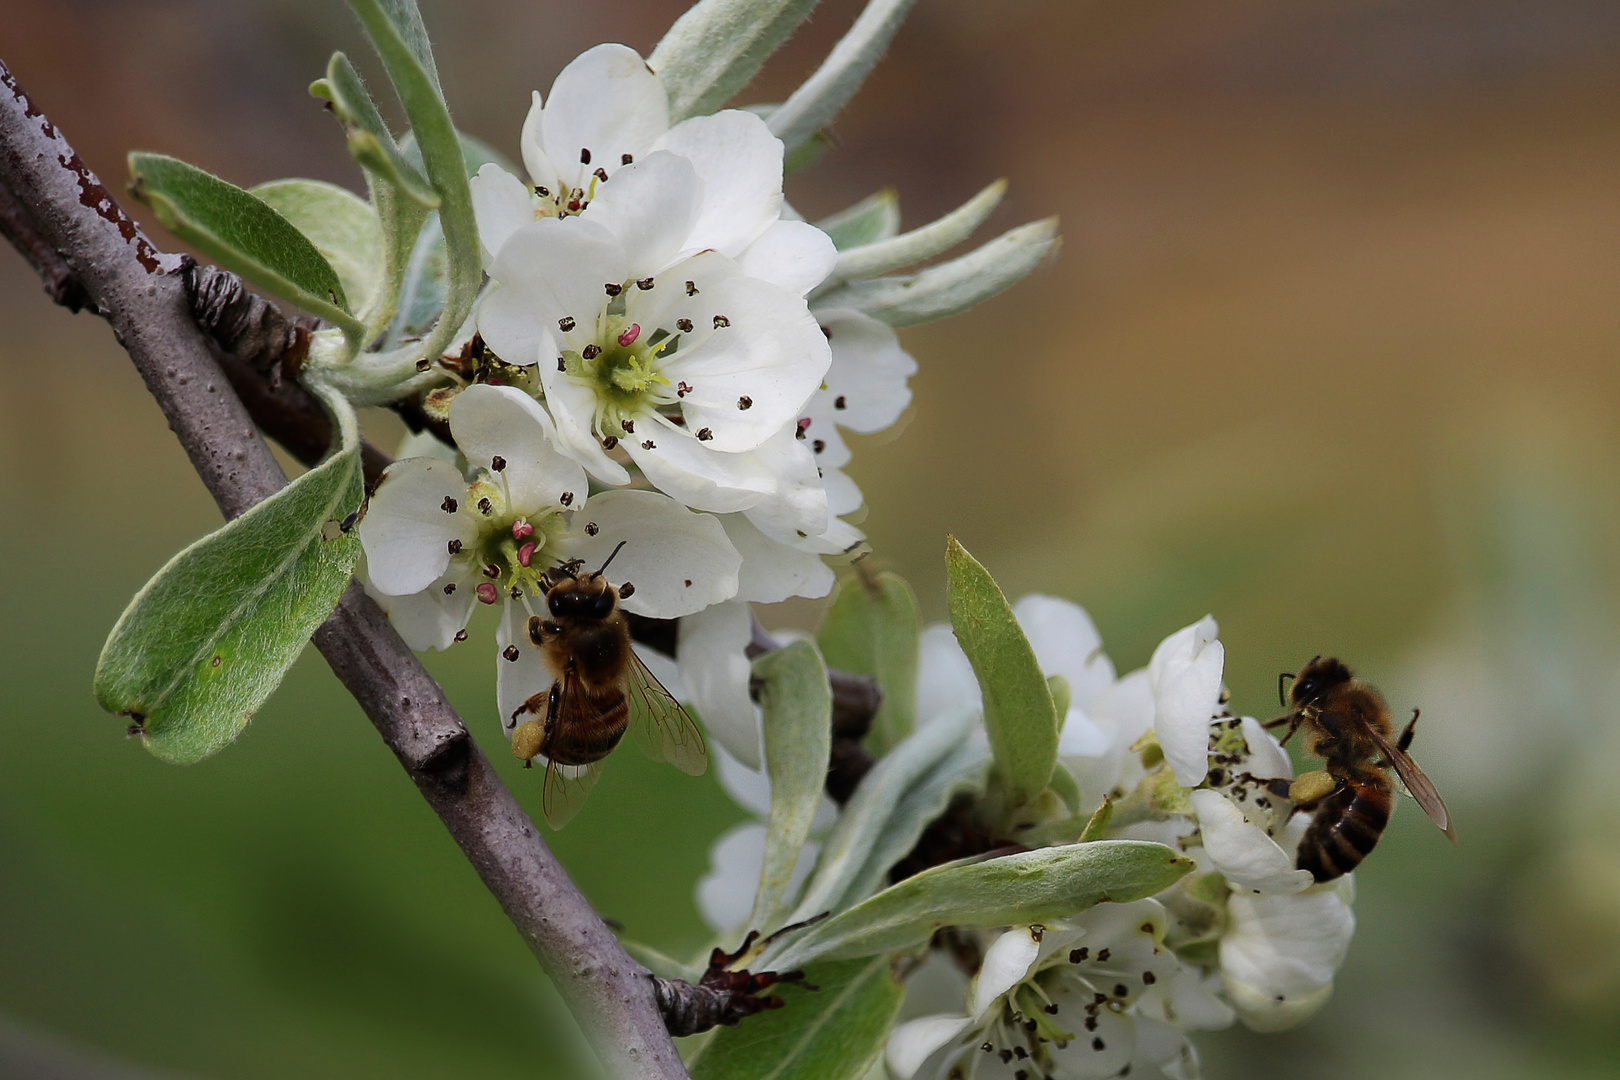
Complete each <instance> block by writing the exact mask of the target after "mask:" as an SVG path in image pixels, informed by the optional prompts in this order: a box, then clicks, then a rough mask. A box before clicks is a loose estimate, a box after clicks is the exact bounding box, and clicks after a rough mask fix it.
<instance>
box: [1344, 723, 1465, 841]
mask: <svg viewBox="0 0 1620 1080" xmlns="http://www.w3.org/2000/svg"><path fill="white" fill-rule="evenodd" d="M1366 732H1367V734H1368V735H1370V736H1372V741H1373V742H1374V743H1376V744H1377V745H1378V751H1379V753H1381V754H1383V755H1384V760H1385V761H1387V762H1389V763H1390V764H1391V765H1393V766H1395V773H1396V775H1397V776H1399V777H1400V778H1401V783H1403V784H1405V785H1406V790H1407V791H1409V792H1411V794H1412V798H1414V799H1416V800H1417V804H1418V805H1419V806H1421V807H1423V812H1424V813H1425V814H1428V815H1429V820H1430V821H1432V822H1434V823H1435V824H1436V825H1438V826H1440V828H1441V829H1442V830H1443V831H1444V832H1445V834H1446V838H1447V839H1449V840H1450V841H1451V842H1452V843H1453V844H1455V843H1456V842H1457V830H1455V829H1453V828H1452V827H1451V813H1450V811H1448V810H1447V809H1446V801H1445V800H1444V799H1442V798H1441V797H1440V793H1439V792H1438V791H1436V790H1435V788H1434V781H1432V780H1430V779H1429V778H1428V777H1427V776H1425V775H1424V773H1423V770H1422V769H1420V768H1418V763H1417V762H1415V761H1413V760H1412V756H1411V755H1410V754H1408V753H1407V752H1406V751H1404V750H1397V749H1396V748H1395V746H1394V745H1393V744H1392V743H1391V742H1390V741H1389V740H1388V739H1386V738H1384V737H1383V735H1381V734H1379V733H1378V732H1377V731H1374V730H1373V728H1372V726H1371V725H1368V726H1367V727H1366Z"/></svg>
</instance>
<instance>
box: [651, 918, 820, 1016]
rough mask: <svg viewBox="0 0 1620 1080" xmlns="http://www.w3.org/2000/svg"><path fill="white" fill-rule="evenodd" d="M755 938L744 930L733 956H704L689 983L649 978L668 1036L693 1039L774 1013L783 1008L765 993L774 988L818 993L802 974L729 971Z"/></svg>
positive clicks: (752, 946) (755, 933) (721, 952)
mask: <svg viewBox="0 0 1620 1080" xmlns="http://www.w3.org/2000/svg"><path fill="white" fill-rule="evenodd" d="M784 929H786V928H784ZM758 938H759V931H758V930H750V931H749V932H748V936H747V937H746V938H744V939H743V943H742V945H740V946H738V948H737V951H736V952H730V953H728V952H726V951H725V950H724V949H719V948H717V949H715V950H714V952H712V953H710V954H709V968H708V970H707V971H705V972H704V973H703V978H701V979H699V980H698V981H697V983H695V984H694V983H689V982H686V981H685V980H682V979H664V978H660V977H659V976H657V975H654V976H653V977H652V980H653V997H654V999H655V1000H656V1001H657V1003H658V1011H659V1012H661V1013H663V1014H664V1026H665V1027H667V1028H669V1033H670V1034H671V1035H675V1036H681V1035H696V1034H698V1033H699V1032H702V1031H708V1030H709V1029H710V1028H714V1027H718V1026H720V1025H721V1024H724V1025H726V1026H727V1027H736V1026H737V1025H738V1024H740V1023H741V1022H742V1021H743V1019H744V1018H745V1017H749V1016H753V1015H754V1014H755V1013H761V1012H764V1011H766V1010H767V1009H780V1008H781V1007H782V1005H783V1004H784V1002H783V1001H782V999H781V998H779V997H777V996H776V995H775V994H769V995H766V994H765V991H767V990H769V989H770V988H771V987H773V986H776V985H777V984H778V983H791V984H793V985H796V986H802V987H804V988H805V989H806V990H816V989H819V987H816V986H814V985H812V984H811V983H808V982H805V980H804V972H802V971H780V972H778V971H761V972H751V971H749V970H748V969H747V968H746V967H739V968H733V967H732V965H733V964H736V963H738V962H739V961H741V960H742V959H743V958H744V957H746V956H748V955H750V954H751V953H757V952H758V947H757V946H756V945H755V942H756V941H757V940H758ZM760 944H761V945H763V944H764V943H763V942H761V943H760Z"/></svg>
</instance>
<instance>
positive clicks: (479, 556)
mask: <svg viewBox="0 0 1620 1080" xmlns="http://www.w3.org/2000/svg"><path fill="white" fill-rule="evenodd" d="M462 511H463V512H464V513H468V514H471V515H472V516H473V518H474V519H475V520H476V521H477V522H478V538H477V539H476V540H474V541H473V542H472V543H471V544H469V545H467V546H466V547H465V548H464V549H463V550H461V551H460V552H458V553H457V554H456V555H455V558H457V559H460V560H463V561H465V562H468V563H470V564H471V565H472V566H473V567H476V568H477V570H478V572H479V582H480V584H479V592H478V595H479V599H481V600H483V601H484V602H485V603H494V601H495V600H496V599H497V598H499V596H500V595H501V594H502V593H505V594H506V595H507V596H509V597H511V598H512V599H517V598H519V597H521V596H522V595H523V594H525V593H528V594H530V595H539V594H540V593H541V592H542V591H543V588H544V587H543V585H542V583H541V579H542V578H543V577H544V576H545V572H546V570H547V569H548V568H549V567H550V565H551V563H552V561H553V560H552V559H551V558H549V557H548V555H547V551H546V549H547V548H549V547H552V546H553V545H554V543H555V541H556V540H557V539H558V538H559V537H560V536H561V535H562V533H563V532H564V523H563V519H562V508H561V507H555V506H549V507H545V508H543V509H541V510H539V511H538V512H534V513H528V514H525V513H522V512H521V511H520V510H519V509H518V508H517V507H514V506H513V505H512V499H511V493H510V490H509V488H508V485H507V483H506V478H505V476H504V475H502V474H500V473H497V474H495V475H494V476H491V475H490V473H488V472H485V471H480V472H479V474H478V479H477V480H474V481H473V482H472V483H471V484H469V485H468V486H467V501H466V503H464V504H463V506H462ZM486 584H487V585H489V586H491V588H484V587H483V586H484V585H486Z"/></svg>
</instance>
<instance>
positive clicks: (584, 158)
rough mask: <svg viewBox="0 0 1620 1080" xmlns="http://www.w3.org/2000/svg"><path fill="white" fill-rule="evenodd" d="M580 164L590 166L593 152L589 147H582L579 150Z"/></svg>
mask: <svg viewBox="0 0 1620 1080" xmlns="http://www.w3.org/2000/svg"><path fill="white" fill-rule="evenodd" d="M579 163H580V164H581V165H589V164H590V163H591V151H590V149H589V148H588V147H584V146H582V147H580V148H579Z"/></svg>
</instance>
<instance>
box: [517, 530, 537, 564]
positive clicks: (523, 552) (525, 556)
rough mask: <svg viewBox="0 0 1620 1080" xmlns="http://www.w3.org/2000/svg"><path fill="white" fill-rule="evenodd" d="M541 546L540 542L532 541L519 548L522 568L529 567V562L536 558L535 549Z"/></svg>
mask: <svg viewBox="0 0 1620 1080" xmlns="http://www.w3.org/2000/svg"><path fill="white" fill-rule="evenodd" d="M529 531H530V532H533V531H534V530H532V529H531V530H529ZM539 546H540V543H539V541H536V540H530V541H529V542H528V543H527V544H524V545H523V546H522V547H520V548H518V564H519V565H521V566H528V565H529V560H530V559H532V558H534V549H535V548H537V547H539Z"/></svg>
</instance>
